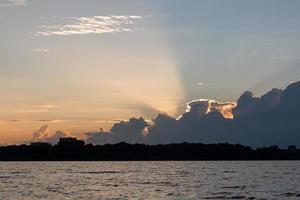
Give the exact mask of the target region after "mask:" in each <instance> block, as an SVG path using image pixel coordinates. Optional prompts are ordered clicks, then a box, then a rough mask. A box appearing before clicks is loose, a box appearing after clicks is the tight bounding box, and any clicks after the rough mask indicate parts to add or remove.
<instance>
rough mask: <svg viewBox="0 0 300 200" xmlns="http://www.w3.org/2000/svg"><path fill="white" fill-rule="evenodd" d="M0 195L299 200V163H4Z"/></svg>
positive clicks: (47, 197)
mask: <svg viewBox="0 0 300 200" xmlns="http://www.w3.org/2000/svg"><path fill="white" fill-rule="evenodd" d="M0 199H12V200H17V199H300V162H299V161H288V162H287V161H258V162H256V161H250V162H244V161H241V162H230V161H216V162H206V161H201V162H0Z"/></svg>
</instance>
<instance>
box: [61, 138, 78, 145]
mask: <svg viewBox="0 0 300 200" xmlns="http://www.w3.org/2000/svg"><path fill="white" fill-rule="evenodd" d="M58 145H67V146H69V145H79V146H83V145H84V141H82V140H77V138H74V137H65V138H60V139H59V142H58Z"/></svg>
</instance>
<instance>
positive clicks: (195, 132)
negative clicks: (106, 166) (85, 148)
mask: <svg viewBox="0 0 300 200" xmlns="http://www.w3.org/2000/svg"><path fill="white" fill-rule="evenodd" d="M299 103H300V81H299V82H295V83H292V84H290V85H289V86H288V87H287V88H286V89H285V90H280V89H272V90H270V91H269V92H267V93H266V94H264V95H262V96H261V97H255V96H254V95H253V93H252V92H249V91H246V92H244V93H243V94H242V95H241V96H240V98H239V99H238V101H237V103H234V102H225V103H222V102H218V101H215V100H207V99H198V100H194V101H191V102H188V103H187V110H186V112H185V113H184V114H182V116H181V117H180V118H177V119H176V118H174V117H172V116H169V115H167V114H158V116H157V117H156V118H155V119H154V120H153V121H152V122H151V123H149V122H147V121H146V120H145V119H143V118H140V119H136V118H132V119H130V120H129V121H121V122H118V123H116V124H115V125H114V126H113V127H112V128H111V130H110V131H107V132H105V131H99V132H95V133H89V134H87V135H86V136H87V140H88V141H90V142H91V143H94V144H97V143H101V144H104V143H107V142H108V143H116V142H121V141H124V142H128V143H135V142H138V143H141V142H144V143H148V144H164V143H179V142H202V143H219V142H229V143H242V144H245V145H251V146H253V147H257V146H267V145H272V144H277V145H281V146H287V145H291V144H295V145H300V123H299V122H300V105H299Z"/></svg>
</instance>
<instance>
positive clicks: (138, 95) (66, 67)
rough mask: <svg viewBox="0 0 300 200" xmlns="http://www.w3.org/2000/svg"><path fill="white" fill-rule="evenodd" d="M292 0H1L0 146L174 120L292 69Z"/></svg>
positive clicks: (274, 82)
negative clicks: (204, 102)
mask: <svg viewBox="0 0 300 200" xmlns="http://www.w3.org/2000/svg"><path fill="white" fill-rule="evenodd" d="M299 8H300V1H298V0H290V1H288V3H287V2H286V1H282V0H281V1H278V0H246V1H240V0H227V1H223V0H206V1H205V0H187V1H182V0H163V1H161V0H150V1H149V0H148V1H144V0H122V1H121V0H106V1H105V0H89V1H83V0H42V1H41V0H0V44H1V46H0V144H13V143H21V142H24V141H28V140H30V139H32V133H34V132H35V131H36V130H37V129H39V128H40V127H41V126H45V125H47V126H48V127H49V132H51V131H52V132H54V131H56V130H61V131H64V132H67V133H70V134H73V135H76V134H80V133H83V132H88V131H95V130H98V129H99V128H100V127H102V128H104V129H109V128H110V127H111V126H112V125H113V124H114V123H115V122H118V121H120V120H124V119H128V118H130V117H143V118H145V119H153V118H155V117H156V115H157V114H158V113H161V112H162V113H168V114H169V115H171V116H175V117H178V116H180V115H181V114H182V113H184V112H185V110H186V103H187V102H190V101H192V100H197V99H213V100H217V101H220V102H236V101H237V99H238V98H239V96H240V94H241V93H243V92H244V91H246V90H250V91H252V92H253V93H254V94H255V95H262V94H264V93H265V92H267V91H269V90H270V89H271V88H274V87H276V88H285V87H286V86H287V85H288V84H289V83H291V82H293V81H297V80H298V79H299V75H300V68H299V66H298V64H299V61H300V60H299V58H300V57H299V54H300V27H299V20H300V13H299Z"/></svg>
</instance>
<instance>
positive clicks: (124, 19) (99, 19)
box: [36, 15, 144, 36]
mask: <svg viewBox="0 0 300 200" xmlns="http://www.w3.org/2000/svg"><path fill="white" fill-rule="evenodd" d="M143 18H144V17H142V16H136V15H113V16H93V17H70V18H69V20H70V22H69V23H68V24H65V25H58V26H43V28H44V29H45V30H42V31H38V32H37V33H36V35H38V36H55V35H58V36H63V35H87V34H103V33H119V32H132V31H136V30H141V29H139V28H137V27H134V26H133V24H134V23H135V22H136V21H137V20H141V19H143Z"/></svg>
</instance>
